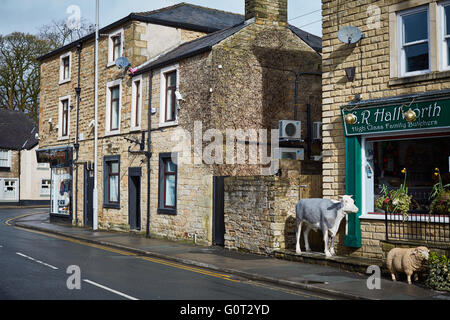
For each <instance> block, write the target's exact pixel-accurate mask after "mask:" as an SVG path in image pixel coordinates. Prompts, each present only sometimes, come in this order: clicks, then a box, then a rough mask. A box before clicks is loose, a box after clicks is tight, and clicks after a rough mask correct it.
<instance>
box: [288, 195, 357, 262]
mask: <svg viewBox="0 0 450 320" xmlns="http://www.w3.org/2000/svg"><path fill="white" fill-rule="evenodd" d="M340 199H341V200H340V201H335V200H329V199H302V200H300V201H299V202H298V203H297V205H296V207H295V213H296V219H297V221H296V222H297V230H296V239H297V243H296V252H297V253H301V252H302V251H301V249H300V233H301V230H302V223H303V222H305V224H306V230H305V232H304V234H303V236H304V239H305V249H306V251H307V252H309V251H311V248H310V247H309V241H308V234H309V231H310V230H311V229H313V230H315V231H316V230H319V229H320V230H321V231H322V233H323V241H324V243H325V255H326V256H327V257H331V256H334V255H335V252H334V237H335V236H336V233H337V232H338V230H339V225H340V223H341V220H342V219H343V218H344V217H345V216H346V215H347V213H357V212H358V208H357V207H356V206H355V202H354V201H353V199H352V197H351V196H347V195H345V196H342V197H340ZM328 234H329V235H330V236H331V246H330V248H328Z"/></svg>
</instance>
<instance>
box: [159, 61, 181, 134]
mask: <svg viewBox="0 0 450 320" xmlns="http://www.w3.org/2000/svg"><path fill="white" fill-rule="evenodd" d="M172 71H176V72H177V91H178V88H179V87H180V72H179V65H178V64H175V65H172V66H169V67H166V68H163V69H161V71H160V79H161V80H160V82H161V87H160V102H159V126H160V127H169V126H176V125H178V110H176V111H175V121H167V122H166V121H165V120H166V117H165V115H166V84H167V81H166V76H165V74H166V73H169V72H172Z"/></svg>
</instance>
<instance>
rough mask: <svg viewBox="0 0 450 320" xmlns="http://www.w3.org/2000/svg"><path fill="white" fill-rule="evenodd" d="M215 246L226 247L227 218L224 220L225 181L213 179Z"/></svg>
mask: <svg viewBox="0 0 450 320" xmlns="http://www.w3.org/2000/svg"><path fill="white" fill-rule="evenodd" d="M213 179H214V180H213V185H214V188H213V197H214V201H213V244H214V245H220V246H223V245H225V238H224V237H225V218H224V192H225V190H224V179H225V177H214V178H213Z"/></svg>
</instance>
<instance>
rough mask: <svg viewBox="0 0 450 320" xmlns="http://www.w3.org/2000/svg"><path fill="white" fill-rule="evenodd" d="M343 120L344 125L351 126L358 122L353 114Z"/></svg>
mask: <svg viewBox="0 0 450 320" xmlns="http://www.w3.org/2000/svg"><path fill="white" fill-rule="evenodd" d="M344 120H345V123H346V124H351V125H353V124H355V123H356V121H358V118H357V117H356V116H355V115H354V114H353V113H349V114H347V115H346V116H345V117H344Z"/></svg>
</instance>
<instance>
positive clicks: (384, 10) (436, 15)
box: [322, 0, 450, 259]
mask: <svg viewBox="0 0 450 320" xmlns="http://www.w3.org/2000/svg"><path fill="white" fill-rule="evenodd" d="M322 9H323V51H322V52H323V80H322V85H323V114H322V116H323V195H324V197H331V198H333V197H337V196H338V195H342V194H344V193H347V194H352V195H354V197H355V200H356V204H357V206H358V207H359V208H360V212H359V213H358V214H357V215H349V217H348V219H347V224H346V225H345V224H344V225H343V226H342V229H341V233H340V234H341V236H340V238H339V244H338V246H339V248H338V254H339V253H340V254H350V255H354V256H363V257H369V258H378V259H381V258H383V256H384V254H385V252H386V250H388V249H389V248H392V246H394V245H400V244H406V245H418V244H424V243H425V244H427V245H428V246H429V247H432V248H442V247H444V248H445V247H447V248H448V244H449V242H450V237H449V221H448V219H449V218H448V213H447V214H446V215H445V214H444V215H439V214H437V213H436V212H434V211H433V212H432V210H431V209H430V205H431V200H430V198H429V197H430V194H431V191H432V187H433V185H435V184H436V183H437V181H438V175H437V172H436V168H438V169H439V170H440V174H441V177H442V179H443V182H444V184H445V183H448V182H449V165H450V164H449V159H450V104H449V102H450V100H449V99H450V91H449V89H450V78H449V73H448V70H449V65H450V63H449V61H450V60H449V56H448V50H447V49H448V36H447V35H448V34H449V32H450V30H448V26H449V25H450V24H449V23H448V21H449V19H450V6H449V3H448V2H447V1H429V0H418V1H416V0H415V1H347V0H323V1H322ZM348 26H352V27H356V28H358V29H359V31H361V32H362V34H363V37H362V38H361V39H360V37H357V38H356V39H353V40H355V41H350V42H352V43H350V44H349V43H348V41H346V40H347V39H348V36H349V35H350V36H352V35H351V33H348V32H347V33H346V31H345V28H344V27H347V28H348ZM352 29H353V31H355V30H356V29H355V28H352ZM356 31H357V30H356ZM338 33H339V35H343V36H344V37H347V38H345V39H344V40H345V42H342V41H341V40H339V37H338ZM356 34H357V32H356V33H355V32H353V36H355V35H356ZM353 42H354V43H353ZM408 111H410V112H409V113H407V112H408ZM411 112H412V113H411ZM403 169H406V170H403ZM405 174H406V177H405ZM405 181H406V186H407V188H408V194H409V195H410V196H412V202H411V206H410V208H409V213H408V217H407V218H406V221H403V220H404V217H403V215H402V214H401V213H400V211H399V209H396V208H394V209H392V208H391V209H388V208H384V209H383V208H380V206H382V205H381V204H380V203H379V202H377V201H376V200H377V199H378V197H379V196H380V194H382V193H383V192H382V191H383V187H384V186H385V187H386V188H387V190H398V189H400V188H401V185H402V184H404V182H405Z"/></svg>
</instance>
